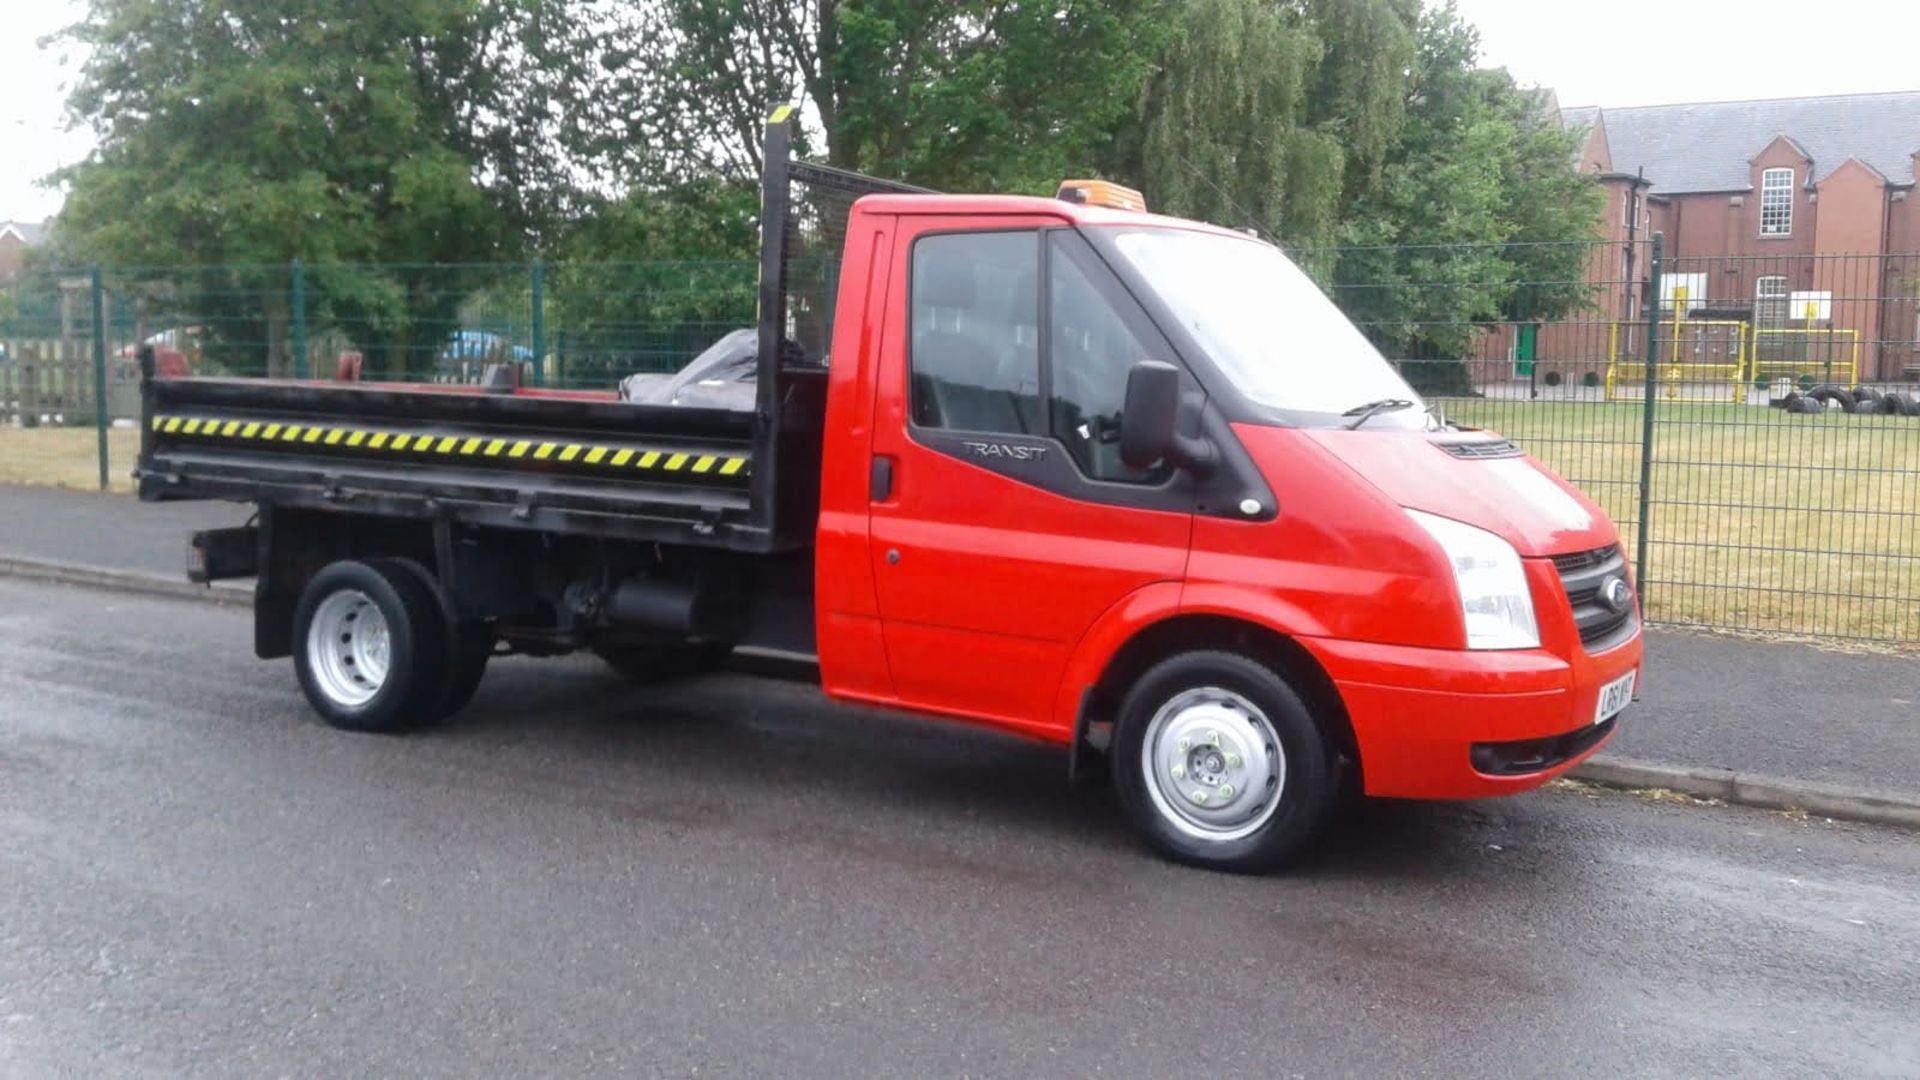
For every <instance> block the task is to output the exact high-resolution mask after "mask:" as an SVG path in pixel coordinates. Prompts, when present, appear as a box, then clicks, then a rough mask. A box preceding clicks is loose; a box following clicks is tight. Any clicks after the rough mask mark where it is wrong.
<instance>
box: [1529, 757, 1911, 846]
mask: <svg viewBox="0 0 1920 1080" xmlns="http://www.w3.org/2000/svg"><path fill="white" fill-rule="evenodd" d="M1567 775H1568V777H1569V778H1571V779H1574V780H1582V781H1585V782H1587V783H1589V784H1598V785H1600V786H1602V787H1610V788H1621V789H1624V790H1628V791H1646V790H1664V791H1674V792H1678V793H1680V794H1682V795H1691V796H1693V797H1694V798H1696V799H1718V800H1719V801H1721V802H1725V803H1732V804H1733V805H1736V806H1751V807H1757V808H1759V809H1762V810H1804V811H1806V812H1807V813H1809V814H1817V815H1819V816H1821V817H1829V818H1834V819H1836V820H1841V821H1861V822H1866V823H1868V824H1871V825H1892V826H1896V827H1899V828H1905V829H1920V798H1909V797H1906V796H1902V795H1894V794H1892V793H1890V792H1883V791H1868V790H1865V789H1863V788H1850V787H1843V786H1840V785H1837V784H1820V783H1814V782H1813V781H1810V780H1791V779H1787V778H1785V777H1778V776H1760V775H1757V774H1754V773H1738V772H1735V771H1733V770H1732V769H1704V768H1695V767H1689V766H1681V765H1659V764H1655V763H1653V762H1650V761H1634V760H1631V759H1627V758H1613V757H1607V756H1605V755H1601V756H1599V757H1595V758H1590V759H1588V760H1587V761H1584V762H1582V763H1581V764H1580V765H1578V766H1576V767H1575V768H1574V769H1573V770H1572V771H1571V772H1569V773H1568V774H1567Z"/></svg>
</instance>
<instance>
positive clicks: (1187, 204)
mask: <svg viewBox="0 0 1920 1080" xmlns="http://www.w3.org/2000/svg"><path fill="white" fill-rule="evenodd" d="M1322 54H1323V49H1322V45H1321V42H1320V39H1319V38H1318V37H1317V36H1315V34H1314V32H1313V29H1312V27H1311V26H1308V25H1306V24H1305V23H1303V22H1302V21H1301V20H1299V19H1298V18H1295V17H1294V15H1293V14H1292V13H1290V12H1288V11H1286V10H1283V9H1282V8H1281V7H1279V6H1278V5H1275V4H1273V3H1270V2H1268V0H1186V2H1185V3H1184V4H1183V6H1182V7H1181V9H1180V20H1179V26H1178V32H1177V33H1176V34H1175V35H1174V38H1173V41H1172V43H1171V44H1170V45H1169V47H1168V48H1167V50H1166V52H1165V53H1164V54H1163V55H1162V57H1161V61H1160V69H1159V71H1158V73H1157V74H1156V75H1155V76H1154V77H1153V79H1152V81H1151V82H1150V83H1149V85H1148V87H1147V90H1146V93H1145V95H1144V98H1143V100H1142V104H1141V108H1140V112H1139V115H1138V117H1137V118H1136V119H1135V121H1134V122H1133V123H1132V124H1130V125H1128V128H1127V129H1126V130H1124V131H1123V133H1122V137H1121V139H1120V140H1119V142H1118V146H1119V149H1118V151H1117V153H1116V155H1115V160H1114V161H1113V163H1112V165H1111V166H1110V170H1111V171H1114V172H1116V173H1118V174H1119V175H1122V176H1125V177H1127V178H1128V179H1131V180H1133V182H1135V183H1138V184H1140V185H1141V187H1142V188H1143V189H1144V191H1145V192H1146V194H1147V196H1148V199H1149V201H1150V203H1151V204H1152V205H1153V206H1154V207H1155V208H1156V209H1161V210H1164V211H1166V212H1168V213H1174V214H1179V215H1182V216H1187V217H1195V218H1201V219H1204V220H1210V221H1217V222H1223V223H1227V224H1232V225H1235V226H1240V227H1246V228H1255V229H1258V230H1259V231H1261V232H1263V233H1268V234H1269V235H1279V236H1283V237H1287V238H1300V237H1310V238H1314V239H1318V240H1322V241H1324V240H1325V239H1326V238H1328V237H1329V236H1330V235H1331V232H1332V228H1333V223H1334V220H1335V217H1336V215H1337V213H1338V211H1339V202H1340V177H1341V174H1342V170H1343V169H1344V167H1345V160H1346V158H1345V150H1344V148H1343V147H1342V146H1341V144H1340V142H1339V140H1338V139H1337V138H1334V137H1333V136H1331V135H1329V134H1326V133H1324V132H1321V131H1317V130H1314V129H1313V128H1312V127H1311V126H1310V125H1308V124H1307V123H1306V117H1307V115H1308V111H1309V107H1310V100H1309V98H1310V92H1311V90H1312V87H1313V84H1314V82H1315V76H1316V72H1317V71H1318V69H1319V65H1320V63H1321V60H1322Z"/></svg>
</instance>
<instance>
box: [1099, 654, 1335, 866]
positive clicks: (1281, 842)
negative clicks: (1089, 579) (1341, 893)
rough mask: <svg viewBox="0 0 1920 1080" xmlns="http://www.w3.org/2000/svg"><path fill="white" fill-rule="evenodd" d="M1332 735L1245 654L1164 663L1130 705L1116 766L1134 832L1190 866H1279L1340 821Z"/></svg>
mask: <svg viewBox="0 0 1920 1080" xmlns="http://www.w3.org/2000/svg"><path fill="white" fill-rule="evenodd" d="M1333 760H1334V759H1333V755H1332V753H1331V752H1330V750H1329V747H1328V740H1327V736H1326V733H1325V732H1324V731H1322V729H1321V727H1320V725H1319V724H1318V723H1317V722H1316V721H1315V719H1314V717H1313V715H1312V713H1311V712H1310V711H1309V710H1308V708H1307V706H1306V704H1305V702H1303V701H1302V700H1301V698H1300V696H1299V695H1298V694H1296V693H1295V692H1294V690H1293V688H1292V687H1290V686H1288V685H1287V683H1286V681H1285V680H1284V679H1282V678H1281V677H1280V676H1279V675H1277V674H1276V673H1274V671H1273V670H1272V669H1270V668H1268V667H1266V666H1265V665H1263V664H1260V663H1258V662H1257V661H1254V660H1252V659H1250V658H1248V657H1245V656H1241V655H1239V654H1236V653H1228V652H1216V651H1199V652H1190V653H1182V654H1180V655H1178V656H1174V657H1171V658H1169V659H1167V660H1163V661H1161V662H1160V663H1159V664H1156V665H1155V666H1154V667H1152V668H1151V669H1149V670H1148V671H1147V673H1146V674H1144V675H1142V676H1141V677H1140V679H1139V680H1138V681H1137V682H1135V683H1134V685H1133V688H1132V689H1131V690H1129V691H1128V693H1127V696H1126V699H1125V700H1124V701H1123V702H1122V703H1121V706H1120V715H1119V719H1118V723H1117V725H1116V730H1115V738H1114V747H1113V758H1112V762H1113V773H1114V779H1115V781H1116V787H1117V790H1118V794H1119V797H1120V802H1121V806H1122V807H1123V808H1124V809H1125V811H1126V813H1127V816H1128V818H1129V819H1130V820H1131V821H1132V823H1133V826H1134V828H1135V829H1136V830H1137V831H1138V832H1139V833H1140V834H1141V836H1142V837H1143V838H1145V839H1146V841H1147V842H1148V843H1149V844H1151V845H1152V846H1153V847H1154V848H1156V849H1158V850H1159V851H1160V852H1161V853H1162V854H1165V855H1167V856H1169V857H1171V858H1174V859H1177V860H1179V861H1181V862H1185V863H1191V864H1193V865H1196V866H1205V867H1209V868H1213V869H1219V870H1233V871H1241V872H1251V871H1262V870H1271V869H1274V868H1276V867H1278V866H1280V865H1281V864H1283V863H1284V862H1286V861H1287V860H1288V859H1289V858H1290V857H1292V856H1293V855H1294V854H1295V853H1296V852H1298V851H1299V850H1300V848H1301V846H1302V845H1303V844H1305V843H1306V842H1307V841H1308V840H1310V839H1312V838H1313V836H1314V835H1315V834H1317V833H1318V832H1319V831H1320V829H1321V828H1322V826H1324V825H1325V824H1326V822H1327V820H1328V817H1329V815H1330V812H1331V810H1332V809H1333V806H1334V804H1335V801H1336V798H1337V795H1338V790H1339V783H1338V777H1337V775H1336V773H1335V770H1334V766H1333Z"/></svg>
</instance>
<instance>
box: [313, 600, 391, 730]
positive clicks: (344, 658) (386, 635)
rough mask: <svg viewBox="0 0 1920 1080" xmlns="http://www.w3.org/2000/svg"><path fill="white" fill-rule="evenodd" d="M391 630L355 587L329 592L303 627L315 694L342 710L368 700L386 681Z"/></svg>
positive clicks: (376, 607) (374, 605)
mask: <svg viewBox="0 0 1920 1080" xmlns="http://www.w3.org/2000/svg"><path fill="white" fill-rule="evenodd" d="M392 660H393V631H392V629H391V628H390V627H389V626H388V625H387V617H386V615H384V614H382V613H381V611H380V606H379V605H378V604H375V603H374V602H373V598H372V597H369V596H368V595H367V594H366V593H363V592H361V591H360V590H358V589H341V590H340V591H338V592H335V593H332V594H331V595H329V596H328V597H327V598H326V599H325V600H322V601H321V602H320V606H319V607H318V608H317V609H315V610H314V613H313V621H312V622H311V623H309V624H308V628H307V666H308V668H310V669H311V670H312V672H313V679H314V681H315V682H316V683H318V684H319V686H320V692H321V693H323V694H325V695H326V696H327V699H328V700H330V701H332V702H334V703H335V704H337V705H339V706H341V707H343V708H349V709H352V708H358V707H359V706H362V705H365V704H366V703H367V702H369V701H372V700H373V698H374V695H375V694H378V693H379V692H380V688H381V687H383V686H385V685H386V683H387V672H388V670H389V667H390V666H391V664H392Z"/></svg>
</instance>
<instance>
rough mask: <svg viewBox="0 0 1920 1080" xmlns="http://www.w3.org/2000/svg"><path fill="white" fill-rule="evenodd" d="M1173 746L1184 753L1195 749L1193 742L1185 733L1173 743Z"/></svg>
mask: <svg viewBox="0 0 1920 1080" xmlns="http://www.w3.org/2000/svg"><path fill="white" fill-rule="evenodd" d="M1173 748H1174V749H1175V750H1178V751H1180V752H1181V753H1183V754H1184V753H1186V752H1187V751H1189V750H1191V749H1193V743H1191V742H1189V741H1188V740H1187V737H1186V736H1185V735H1182V736H1180V738H1179V740H1178V741H1177V742H1175V743H1174V744H1173Z"/></svg>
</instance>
